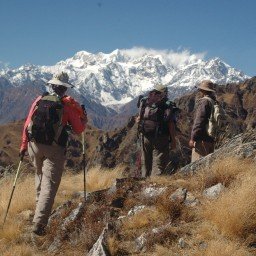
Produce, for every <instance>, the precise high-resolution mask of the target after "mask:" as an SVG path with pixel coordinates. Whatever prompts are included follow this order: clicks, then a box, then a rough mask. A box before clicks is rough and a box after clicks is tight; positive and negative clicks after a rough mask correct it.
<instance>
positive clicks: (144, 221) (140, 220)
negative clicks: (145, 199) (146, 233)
mask: <svg viewBox="0 0 256 256" xmlns="http://www.w3.org/2000/svg"><path fill="white" fill-rule="evenodd" d="M165 218H166V216H164V215H163V214H162V213H161V212H159V211H158V210H157V209H156V208H145V209H143V210H141V211H140V212H138V213H137V214H135V215H134V216H131V217H130V218H129V220H127V221H125V222H124V223H123V230H136V229H141V228H145V227H148V226H150V225H152V223H154V224H157V222H161V221H163V220H164V219H165Z"/></svg>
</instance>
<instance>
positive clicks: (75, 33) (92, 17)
mask: <svg viewBox="0 0 256 256" xmlns="http://www.w3.org/2000/svg"><path fill="white" fill-rule="evenodd" d="M255 10H256V1H254V0H239V1H238V0H222V1H220V0H204V1H203V0H184V1H183V0H96V1H94V0H0V24H1V30H0V64H2V65H3V63H9V65H10V66H13V67H17V66H20V65H23V64H26V63H33V64H39V65H52V64H55V63H56V62H57V61H59V60H62V59H65V58H68V57H71V56H73V55H74V53H76V52H77V51H81V50H86V51H89V52H93V53H96V52H99V51H101V52H105V53H108V52H111V51H113V50H115V49H117V48H119V49H124V48H125V49H127V48H132V47H135V46H139V47H146V48H153V49H168V50H174V51H178V50H182V49H189V50H190V51H191V52H192V53H198V52H206V53H207V54H206V58H207V59H208V58H212V57H220V58H221V59H222V60H224V61H225V62H227V63H228V64H230V65H231V66H233V67H235V68H238V69H241V70H242V71H244V72H245V73H246V74H248V75H251V76H253V75H255V60H256V49H255V46H256V12H255Z"/></svg>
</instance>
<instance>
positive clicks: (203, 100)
mask: <svg viewBox="0 0 256 256" xmlns="http://www.w3.org/2000/svg"><path fill="white" fill-rule="evenodd" d="M197 88H198V89H199V99H198V101H197V102H196V111H195V116H194V123H193V127H192V131H191V138H190V141H189V146H190V147H191V148H192V157H191V162H194V161H196V160H198V159H200V158H201V157H203V156H206V155H208V154H210V153H212V152H213V151H214V138H213V137H211V136H209V134H208V132H207V125H208V123H209V119H210V116H211V113H212V111H213V103H212V102H215V101H216V98H215V90H214V84H213V83H212V82H211V81H210V80H204V81H202V82H201V83H200V84H199V86H198V87H197Z"/></svg>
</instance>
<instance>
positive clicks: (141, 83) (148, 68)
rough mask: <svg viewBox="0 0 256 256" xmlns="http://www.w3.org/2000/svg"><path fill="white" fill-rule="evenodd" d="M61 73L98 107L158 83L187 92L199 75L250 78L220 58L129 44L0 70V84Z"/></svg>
mask: <svg viewBox="0 0 256 256" xmlns="http://www.w3.org/2000/svg"><path fill="white" fill-rule="evenodd" d="M60 71H66V72H67V73H68V74H69V76H70V79H71V82H72V83H73V84H74V85H75V90H76V92H77V93H78V94H81V95H83V96H85V97H88V98H90V100H93V101H95V102H97V103H100V104H102V105H103V106H114V105H117V104H118V105H122V104H125V103H127V102H129V101H131V100H132V99H134V98H135V97H136V96H138V95H139V94H141V93H143V92H145V91H147V90H149V89H151V88H152V87H153V86H154V85H155V84H157V83H164V84H167V85H168V87H169V88H170V90H171V89H172V88H173V89H175V88H182V87H184V91H187V90H189V89H191V88H193V87H194V86H195V85H197V84H198V83H199V82H200V81H202V80H203V79H211V80H212V81H213V82H215V83H218V84H226V83H238V82H241V81H244V80H245V79H248V78H249V77H248V76H247V75H245V74H244V73H243V72H241V71H239V70H236V69H234V68H232V67H230V66H229V65H228V64H226V63H225V62H223V61H221V60H220V59H219V58H215V59H211V60H208V61H207V60H204V54H191V53H190V52H188V51H183V52H178V53H177V52H172V51H157V50H151V49H144V48H132V49H128V50H115V51H113V52H111V53H109V54H105V53H101V52H99V53H96V54H93V53H89V52H86V51H80V52H77V53H76V54H75V55H74V56H73V57H71V58H68V59H66V60H63V61H60V62H58V63H57V64H56V65H54V66H35V65H25V66H21V67H20V68H17V69H14V70H10V69H8V70H2V71H0V83H1V82H2V81H4V84H8V85H9V86H15V87H18V86H26V84H31V83H35V84H40V83H42V82H45V81H47V80H49V79H50V78H51V77H52V74H54V73H57V72H60Z"/></svg>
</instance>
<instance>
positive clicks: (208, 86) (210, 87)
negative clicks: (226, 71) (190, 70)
mask: <svg viewBox="0 0 256 256" xmlns="http://www.w3.org/2000/svg"><path fill="white" fill-rule="evenodd" d="M197 88H198V89H200V90H203V91H208V92H215V90H214V84H213V82H212V81H210V80H204V81H202V82H201V83H200V84H199V85H198V86H197Z"/></svg>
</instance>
